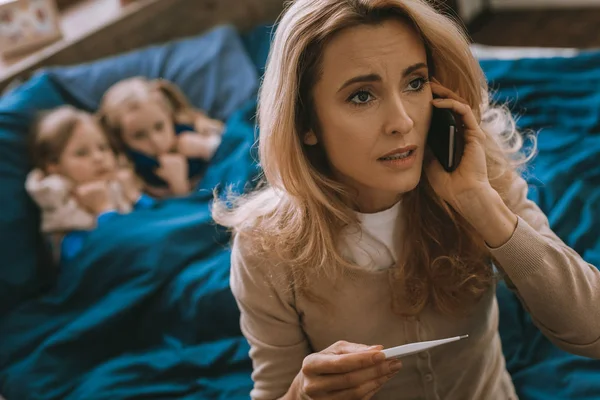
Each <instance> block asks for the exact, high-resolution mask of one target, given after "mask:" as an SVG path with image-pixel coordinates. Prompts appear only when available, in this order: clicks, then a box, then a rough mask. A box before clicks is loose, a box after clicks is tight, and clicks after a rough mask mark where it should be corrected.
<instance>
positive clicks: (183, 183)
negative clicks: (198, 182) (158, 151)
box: [156, 153, 190, 195]
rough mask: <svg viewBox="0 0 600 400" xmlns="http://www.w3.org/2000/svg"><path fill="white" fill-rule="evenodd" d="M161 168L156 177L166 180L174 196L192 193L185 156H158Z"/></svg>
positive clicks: (174, 154) (157, 170)
mask: <svg viewBox="0 0 600 400" xmlns="http://www.w3.org/2000/svg"><path fill="white" fill-rule="evenodd" d="M158 162H159V163H160V167H158V168H157V169H156V175H158V176H159V177H160V178H161V179H163V180H165V181H166V182H167V184H168V185H169V188H170V189H171V191H172V192H173V194H176V195H179V194H187V193H189V192H190V183H189V180H188V162H187V159H186V158H185V156H184V155H182V154H178V153H167V154H163V155H160V156H158Z"/></svg>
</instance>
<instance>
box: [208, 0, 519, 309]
mask: <svg viewBox="0 0 600 400" xmlns="http://www.w3.org/2000/svg"><path fill="white" fill-rule="evenodd" d="M390 18H400V19H403V20H405V21H409V22H411V24H412V26H414V28H415V29H416V30H417V31H418V32H419V34H420V35H421V37H422V40H423V42H424V44H425V47H426V50H427V54H428V62H429V69H430V73H431V74H432V75H434V76H435V77H436V78H437V79H438V80H439V81H440V82H441V83H442V84H443V85H444V86H446V87H448V88H450V89H452V90H453V91H455V92H456V93H457V94H458V95H459V96H461V97H462V98H463V99H465V100H466V101H467V102H468V104H469V105H470V106H471V108H472V109H473V110H474V112H475V115H476V117H477V119H478V120H479V121H480V122H481V125H482V128H483V130H484V131H485V133H486V143H485V148H486V157H487V166H488V174H489V179H490V183H491V185H492V186H493V187H494V188H495V189H496V190H497V191H498V193H499V194H500V196H502V198H504V199H506V196H507V193H508V191H509V188H510V186H511V185H512V182H513V179H514V178H515V176H516V169H517V168H518V167H519V166H521V165H524V164H525V163H526V162H527V158H528V157H526V156H525V155H524V154H523V153H522V152H521V148H522V146H523V138H522V136H521V135H520V134H519V133H518V132H517V130H516V129H515V122H514V120H513V118H512V117H511V115H510V112H509V111H508V110H507V109H505V108H503V107H492V106H490V104H489V99H488V88H487V83H486V81H485V77H484V75H483V72H482V70H481V68H480V66H479V63H478V62H477V60H476V59H475V58H474V56H473V55H472V53H471V51H470V48H469V41H468V39H467V37H466V36H465V34H464V33H463V31H462V29H461V27H460V26H459V24H458V23H457V22H455V21H454V20H452V19H451V18H450V17H448V16H447V15H444V14H443V13H442V12H441V11H439V10H436V9H435V8H434V7H432V6H430V5H429V4H428V3H427V2H426V1H425V0H296V1H295V2H293V3H291V4H289V5H288V6H287V9H286V11H285V12H284V14H283V15H282V17H281V19H280V21H279V23H278V26H277V31H276V34H275V37H274V41H273V43H272V47H271V52H270V55H269V59H268V63H267V68H266V72H265V76H264V81H263V83H262V87H261V90H260V94H259V109H258V120H259V128H260V136H259V156H260V164H261V166H262V170H263V172H264V179H263V184H262V185H260V186H259V187H258V188H257V189H256V190H254V191H253V192H250V193H247V194H244V195H235V194H233V193H229V196H228V198H227V199H225V200H219V199H218V198H215V203H214V206H213V217H214V219H215V221H216V222H217V223H218V224H220V225H223V226H226V227H229V228H231V229H232V230H233V232H234V234H236V235H241V236H244V237H246V238H247V240H244V242H245V243H248V244H249V245H250V247H251V251H252V254H253V255H257V256H261V257H264V258H265V259H269V260H271V261H272V260H276V261H273V262H274V265H276V266H284V265H285V266H286V267H285V268H286V269H285V271H284V270H283V269H282V273H284V274H287V273H289V272H291V277H292V279H293V283H292V284H293V287H294V290H295V291H297V292H300V293H304V294H307V295H310V296H312V298H315V299H316V298H319V294H318V293H311V291H310V280H311V279H313V278H314V277H315V274H320V275H319V276H321V277H323V276H326V277H328V278H331V279H334V280H335V278H337V277H339V276H340V275H342V274H344V273H347V272H348V271H349V270H350V269H349V268H347V267H348V266H349V265H350V264H349V262H348V261H347V260H345V259H344V258H343V257H342V255H341V252H340V250H339V249H338V247H337V244H338V242H337V239H338V237H339V235H340V234H341V231H342V230H343V229H345V228H346V227H348V226H356V225H357V224H358V220H357V217H356V214H355V213H354V211H353V210H352V209H351V208H350V207H349V206H348V204H351V203H352V202H351V201H350V200H351V199H350V198H349V190H348V188H344V187H342V186H341V185H340V183H338V182H336V181H334V180H333V179H332V177H331V176H330V175H328V173H327V170H326V169H324V168H322V164H321V163H320V162H319V160H318V159H317V158H315V157H313V155H312V154H311V152H309V151H308V150H307V147H306V146H305V145H304V144H303V142H302V137H303V134H304V133H305V132H307V131H308V130H309V129H311V128H314V127H315V124H316V123H317V121H316V120H315V118H316V112H315V110H314V108H313V104H314V103H313V101H312V95H311V91H312V88H313V87H314V85H315V83H316V82H317V81H318V80H319V78H320V73H321V70H320V68H321V65H320V64H321V56H322V54H323V49H324V48H325V46H327V44H328V42H329V41H330V40H331V38H332V37H333V36H334V35H335V34H336V33H337V32H340V31H341V30H344V29H348V28H351V27H354V26H357V25H361V24H379V23H381V22H383V21H385V20H387V19H390ZM403 207H404V210H405V212H403V213H402V215H403V217H402V218H403V220H402V221H401V222H400V223H402V225H403V227H404V228H405V230H404V235H403V236H404V237H403V239H402V240H403V243H401V244H399V245H401V246H402V247H401V248H402V252H401V254H402V256H401V259H399V260H398V262H397V265H396V267H395V270H394V274H393V276H394V296H393V299H392V306H393V309H394V311H395V312H397V313H398V314H400V315H416V314H418V313H419V312H420V311H421V310H422V309H423V308H424V307H425V306H426V305H428V304H430V305H433V306H434V307H435V308H436V309H437V310H439V311H440V312H442V313H445V314H450V315H462V314H465V313H468V311H469V309H470V308H471V306H473V305H474V304H476V303H477V301H478V300H479V299H480V298H481V297H482V296H483V294H484V293H485V292H486V291H487V290H488V289H489V288H490V286H491V285H492V284H493V283H494V282H495V276H494V274H493V272H492V268H491V266H490V258H491V256H490V254H489V251H488V250H487V248H486V246H485V243H484V242H483V240H482V239H481V238H480V237H479V236H478V235H477V234H476V232H474V230H473V229H472V227H471V226H470V225H469V224H468V223H467V221H465V220H464V219H463V218H462V217H461V216H460V215H458V214H457V213H456V212H455V211H454V210H452V209H451V208H450V207H449V206H448V205H447V204H446V203H445V202H444V201H443V200H442V199H440V198H439V197H438V196H437V195H436V194H435V193H434V191H433V190H432V188H431V186H430V185H429V183H428V181H427V177H426V176H425V174H423V176H422V178H421V181H420V183H419V184H418V186H417V187H416V188H415V189H414V190H413V191H411V192H409V193H406V194H405V195H404V196H403Z"/></svg>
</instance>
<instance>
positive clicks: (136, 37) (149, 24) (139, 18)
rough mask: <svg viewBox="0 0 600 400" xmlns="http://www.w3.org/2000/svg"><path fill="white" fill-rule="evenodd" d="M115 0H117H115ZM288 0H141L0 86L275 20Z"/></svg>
mask: <svg viewBox="0 0 600 400" xmlns="http://www.w3.org/2000/svg"><path fill="white" fill-rule="evenodd" d="M115 1H116V0H115ZM282 9H283V0H137V1H135V2H133V3H132V4H129V5H128V6H126V7H125V8H124V9H123V10H124V11H123V13H122V14H121V15H119V16H118V17H117V18H115V19H114V20H112V21H110V22H108V23H106V24H105V25H103V26H100V27H99V28H97V29H95V30H94V31H92V32H89V33H88V34H86V35H85V36H83V37H80V38H77V39H75V40H70V41H61V42H58V43H56V44H54V45H51V46H48V48H46V49H44V50H42V51H40V52H38V53H36V54H35V55H33V56H30V57H28V58H26V59H24V60H22V61H20V62H18V63H16V64H14V65H12V66H11V67H9V68H8V70H7V71H5V72H4V74H3V76H1V77H0V92H1V91H2V90H3V89H4V88H5V87H7V86H8V84H9V83H10V82H11V81H13V80H15V79H19V78H20V79H24V78H27V77H28V76H29V75H30V74H31V72H33V71H35V70H36V69H38V68H40V67H45V66H52V65H69V64H79V63H84V62H88V61H93V60H96V59H99V58H102V57H106V56H110V55H114V54H118V53H121V52H125V51H129V50H132V49H135V48H139V47H144V46H147V45H151V44H156V43H162V42H166V41H168V40H172V39H176V38H181V37H185V36H192V35H196V34H199V33H201V32H203V31H205V30H207V29H209V28H211V27H213V26H215V25H218V24H223V23H231V24H233V25H235V26H237V27H238V28H239V29H240V30H245V29H249V28H251V27H253V26H256V25H258V24H260V23H267V22H273V21H275V19H276V18H277V16H278V15H279V14H280V13H281V11H282Z"/></svg>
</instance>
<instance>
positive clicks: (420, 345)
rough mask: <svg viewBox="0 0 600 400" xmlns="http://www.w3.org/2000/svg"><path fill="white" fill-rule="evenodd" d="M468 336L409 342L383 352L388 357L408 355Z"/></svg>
mask: <svg viewBox="0 0 600 400" xmlns="http://www.w3.org/2000/svg"><path fill="white" fill-rule="evenodd" d="M468 337H469V335H463V336H455V337H451V338H447V339H440V340H430V341H428V342H416V343H409V344H405V345H402V346H396V347H391V348H389V349H385V350H383V354H385V358H386V359H390V358H400V357H406V356H410V355H412V354H416V353H420V352H422V351H425V350H429V349H431V348H433V347H437V346H441V345H443V344H446V343H452V342H456V341H459V340H461V339H466V338H468Z"/></svg>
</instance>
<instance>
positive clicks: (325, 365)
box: [302, 350, 385, 375]
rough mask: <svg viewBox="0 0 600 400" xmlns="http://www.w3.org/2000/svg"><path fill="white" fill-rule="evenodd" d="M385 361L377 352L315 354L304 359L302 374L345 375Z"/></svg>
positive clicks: (383, 355)
mask: <svg viewBox="0 0 600 400" xmlns="http://www.w3.org/2000/svg"><path fill="white" fill-rule="evenodd" d="M383 360H385V354H383V353H382V352H381V351H379V350H371V351H362V352H359V353H350V354H331V353H315V354H313V355H311V356H308V357H306V359H305V360H304V365H303V366H302V372H303V373H304V374H305V375H323V374H345V373H348V372H352V371H356V370H360V369H364V368H368V367H371V366H373V365H375V364H377V363H380V362H382V361H383Z"/></svg>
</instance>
